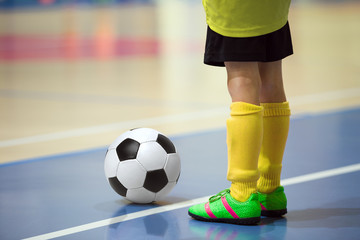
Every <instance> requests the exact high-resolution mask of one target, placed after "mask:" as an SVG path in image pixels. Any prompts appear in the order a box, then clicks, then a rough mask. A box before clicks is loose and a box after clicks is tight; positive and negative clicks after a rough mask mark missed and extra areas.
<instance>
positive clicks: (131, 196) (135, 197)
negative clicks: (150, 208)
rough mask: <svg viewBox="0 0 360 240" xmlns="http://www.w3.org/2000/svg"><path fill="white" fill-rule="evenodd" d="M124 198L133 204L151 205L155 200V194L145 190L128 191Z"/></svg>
mask: <svg viewBox="0 0 360 240" xmlns="http://www.w3.org/2000/svg"><path fill="white" fill-rule="evenodd" d="M126 198H127V199H128V200H129V201H132V202H134V203H151V202H153V201H154V200H155V193H153V192H150V191H149V190H146V189H145V188H137V189H128V191H127V194H126Z"/></svg>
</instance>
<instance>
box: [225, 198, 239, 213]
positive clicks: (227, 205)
mask: <svg viewBox="0 0 360 240" xmlns="http://www.w3.org/2000/svg"><path fill="white" fill-rule="evenodd" d="M221 201H222V203H223V205H224V207H225V208H226V210H227V211H228V212H229V213H230V214H231V216H232V217H233V218H239V216H238V215H237V214H236V213H235V212H234V210H233V209H232V208H231V207H230V205H229V203H228V202H227V200H226V198H225V197H222V198H221Z"/></svg>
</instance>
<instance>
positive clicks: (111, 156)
mask: <svg viewBox="0 0 360 240" xmlns="http://www.w3.org/2000/svg"><path fill="white" fill-rule="evenodd" d="M119 163H120V162H119V158H118V156H117V154H116V151H115V149H110V150H108V151H107V153H106V156H105V163H104V170H105V176H106V177H107V178H110V177H115V176H116V173H117V169H118V165H119Z"/></svg>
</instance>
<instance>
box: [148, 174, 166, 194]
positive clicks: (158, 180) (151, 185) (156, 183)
mask: <svg viewBox="0 0 360 240" xmlns="http://www.w3.org/2000/svg"><path fill="white" fill-rule="evenodd" d="M168 182H169V180H168V178H167V176H166V173H165V171H164V169H159V170H155V171H150V172H147V174H146V178H145V182H144V188H146V189H147V190H149V191H151V192H154V193H157V192H159V191H160V190H161V189H163V188H164V187H165V186H166V184H167V183H168Z"/></svg>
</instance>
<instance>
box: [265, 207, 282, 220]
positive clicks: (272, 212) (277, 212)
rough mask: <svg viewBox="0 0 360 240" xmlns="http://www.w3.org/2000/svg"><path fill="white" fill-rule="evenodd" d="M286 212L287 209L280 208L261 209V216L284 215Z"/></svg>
mask: <svg viewBox="0 0 360 240" xmlns="http://www.w3.org/2000/svg"><path fill="white" fill-rule="evenodd" d="M286 213H287V209H286V208H285V209H281V210H262V211H261V216H264V217H274V218H276V217H282V216H283V215H285V214H286Z"/></svg>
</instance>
